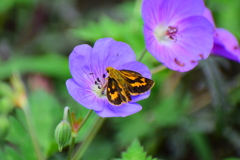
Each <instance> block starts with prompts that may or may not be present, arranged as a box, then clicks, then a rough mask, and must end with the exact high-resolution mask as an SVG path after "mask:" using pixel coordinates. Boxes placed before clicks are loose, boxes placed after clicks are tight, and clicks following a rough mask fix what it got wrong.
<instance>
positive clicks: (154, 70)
mask: <svg viewBox="0 0 240 160" xmlns="http://www.w3.org/2000/svg"><path fill="white" fill-rule="evenodd" d="M164 69H166V67H165V66H164V65H159V66H157V67H155V68H153V69H151V73H152V74H155V73H157V72H160V71H162V70H164Z"/></svg>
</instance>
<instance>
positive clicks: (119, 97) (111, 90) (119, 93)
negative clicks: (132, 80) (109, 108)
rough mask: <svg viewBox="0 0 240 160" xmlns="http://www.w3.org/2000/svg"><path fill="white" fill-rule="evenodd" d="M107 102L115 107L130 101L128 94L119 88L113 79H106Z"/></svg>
mask: <svg viewBox="0 0 240 160" xmlns="http://www.w3.org/2000/svg"><path fill="white" fill-rule="evenodd" d="M107 98H108V101H109V102H110V103H111V104H113V105H116V106H119V105H121V104H122V103H126V102H128V101H131V96H130V93H129V92H128V91H127V90H126V89H125V87H123V86H119V84H118V83H117V81H116V80H115V79H114V78H108V85H107Z"/></svg>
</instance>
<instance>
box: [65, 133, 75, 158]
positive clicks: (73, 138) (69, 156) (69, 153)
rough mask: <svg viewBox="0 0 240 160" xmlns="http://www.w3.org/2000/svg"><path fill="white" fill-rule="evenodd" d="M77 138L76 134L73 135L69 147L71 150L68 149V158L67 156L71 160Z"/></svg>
mask: <svg viewBox="0 0 240 160" xmlns="http://www.w3.org/2000/svg"><path fill="white" fill-rule="evenodd" d="M75 138H76V137H75V136H72V140H71V144H70V148H69V151H68V158H67V160H71V155H72V152H73V148H74V144H75Z"/></svg>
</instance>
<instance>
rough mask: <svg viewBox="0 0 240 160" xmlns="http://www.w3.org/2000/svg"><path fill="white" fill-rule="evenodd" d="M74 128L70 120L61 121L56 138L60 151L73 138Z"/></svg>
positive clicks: (56, 130) (56, 131)
mask: <svg viewBox="0 0 240 160" xmlns="http://www.w3.org/2000/svg"><path fill="white" fill-rule="evenodd" d="M71 133H72V129H71V126H70V124H69V123H68V121H66V120H63V121H61V122H60V123H59V124H58V126H57V128H56V129H55V139H56V141H57V144H58V149H59V152H62V148H63V147H64V146H65V145H67V144H68V142H69V141H70V138H71Z"/></svg>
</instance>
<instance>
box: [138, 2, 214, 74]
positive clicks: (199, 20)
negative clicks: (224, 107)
mask: <svg viewBox="0 0 240 160" xmlns="http://www.w3.org/2000/svg"><path fill="white" fill-rule="evenodd" d="M203 12H204V3H203V1H202V0H167V1H166V0H165V1H164V0H144V1H143V4H142V16H143V21H144V37H145V42H146V47H147V50H148V51H149V52H150V53H151V54H152V55H153V56H154V57H155V58H156V59H157V60H159V61H160V62H162V63H163V64H164V65H165V66H166V67H168V68H170V69H172V70H176V71H180V72H185V71H189V70H191V69H193V68H194V67H195V66H196V65H197V64H198V60H201V59H206V58H207V57H208V56H209V54H210V51H211V49H212V47H213V35H214V29H213V25H212V24H211V23H210V22H209V21H208V20H207V19H206V18H204V17H203V16H202V15H203Z"/></svg>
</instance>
